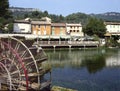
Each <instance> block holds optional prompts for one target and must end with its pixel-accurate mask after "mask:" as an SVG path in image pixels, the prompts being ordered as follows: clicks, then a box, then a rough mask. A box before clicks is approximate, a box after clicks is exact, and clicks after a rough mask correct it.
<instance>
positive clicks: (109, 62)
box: [45, 49, 120, 91]
mask: <svg viewBox="0 0 120 91" xmlns="http://www.w3.org/2000/svg"><path fill="white" fill-rule="evenodd" d="M45 52H46V54H47V55H48V61H49V62H50V64H51V66H52V85H58V86H62V87H66V88H72V89H76V90H78V91H120V50H116V49H109V50H108V49H91V50H80V49H78V50H64V51H63V50H56V51H55V50H49V51H48V50H45ZM46 77H47V76H46Z"/></svg>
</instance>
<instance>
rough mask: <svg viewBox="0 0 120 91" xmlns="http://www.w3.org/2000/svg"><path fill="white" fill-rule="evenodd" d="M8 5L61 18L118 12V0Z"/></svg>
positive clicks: (14, 0)
mask: <svg viewBox="0 0 120 91" xmlns="http://www.w3.org/2000/svg"><path fill="white" fill-rule="evenodd" d="M9 4H10V6H14V7H24V8H38V9H39V10H41V11H45V10H46V11H48V13H49V14H57V15H60V14H62V15H63V16H66V15H69V14H72V13H76V12H82V13H86V14H90V13H95V14H98V13H105V12H120V0H9Z"/></svg>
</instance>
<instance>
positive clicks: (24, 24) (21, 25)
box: [13, 20, 31, 33]
mask: <svg viewBox="0 0 120 91" xmlns="http://www.w3.org/2000/svg"><path fill="white" fill-rule="evenodd" d="M13 32H14V33H31V23H30V21H29V20H15V21H14V25H13Z"/></svg>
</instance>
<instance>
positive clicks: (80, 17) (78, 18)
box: [66, 12, 90, 25]
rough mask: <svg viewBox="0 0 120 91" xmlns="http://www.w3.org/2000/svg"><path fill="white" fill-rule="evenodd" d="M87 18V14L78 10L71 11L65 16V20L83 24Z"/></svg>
mask: <svg viewBox="0 0 120 91" xmlns="http://www.w3.org/2000/svg"><path fill="white" fill-rule="evenodd" d="M89 18H90V16H89V15H87V14H84V13H80V12H78V13H73V14H70V15H68V16H66V22H68V23H82V24H83V25H85V24H86V23H87V21H88V19H89Z"/></svg>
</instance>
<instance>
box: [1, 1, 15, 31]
mask: <svg viewBox="0 0 120 91" xmlns="http://www.w3.org/2000/svg"><path fill="white" fill-rule="evenodd" d="M12 21H13V19H12V13H11V12H10V11H9V2H8V0H1V1H0V30H4V31H2V32H5V30H6V29H7V27H6V26H7V25H9V23H10V22H12Z"/></svg>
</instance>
